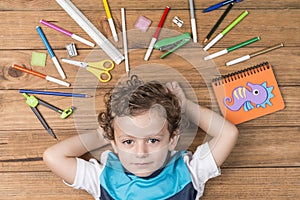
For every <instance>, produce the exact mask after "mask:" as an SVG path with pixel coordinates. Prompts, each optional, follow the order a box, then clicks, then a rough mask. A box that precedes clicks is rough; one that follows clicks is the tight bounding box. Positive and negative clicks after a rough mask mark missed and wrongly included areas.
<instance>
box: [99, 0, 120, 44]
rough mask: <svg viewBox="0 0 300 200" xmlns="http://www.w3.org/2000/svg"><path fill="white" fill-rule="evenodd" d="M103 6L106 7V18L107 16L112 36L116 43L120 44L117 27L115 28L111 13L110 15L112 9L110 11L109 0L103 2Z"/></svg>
mask: <svg viewBox="0 0 300 200" xmlns="http://www.w3.org/2000/svg"><path fill="white" fill-rule="evenodd" d="M103 5H104V9H105V12H106V16H107V20H108V24H109V27H110V30H111V33H112V36H113V38H114V40H115V42H118V41H119V39H118V35H117V31H116V27H115V24H114V21H113V19H112V17H111V13H110V9H109V6H108V3H107V0H103Z"/></svg>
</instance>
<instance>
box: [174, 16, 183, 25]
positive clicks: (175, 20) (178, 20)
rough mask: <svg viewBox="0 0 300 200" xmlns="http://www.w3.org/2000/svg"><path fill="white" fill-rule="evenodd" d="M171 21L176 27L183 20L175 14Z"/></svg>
mask: <svg viewBox="0 0 300 200" xmlns="http://www.w3.org/2000/svg"><path fill="white" fill-rule="evenodd" d="M173 22H174V24H176V25H177V26H178V27H182V25H183V21H182V20H181V19H179V18H178V17H177V16H175V17H174V18H173Z"/></svg>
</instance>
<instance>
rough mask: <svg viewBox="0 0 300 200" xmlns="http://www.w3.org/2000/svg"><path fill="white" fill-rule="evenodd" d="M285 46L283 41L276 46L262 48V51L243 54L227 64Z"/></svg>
mask: <svg viewBox="0 0 300 200" xmlns="http://www.w3.org/2000/svg"><path fill="white" fill-rule="evenodd" d="M283 46H284V45H283V43H279V44H276V45H274V46H271V47H267V48H265V49H262V50H260V51H256V52H254V53H251V54H249V55H246V56H242V57H240V58H237V59H234V60H231V61H229V62H227V63H226V66H230V65H234V64H237V63H240V62H243V61H246V60H249V59H250V58H253V57H255V56H258V55H261V54H264V53H267V52H269V51H273V50H275V49H278V48H280V47H283Z"/></svg>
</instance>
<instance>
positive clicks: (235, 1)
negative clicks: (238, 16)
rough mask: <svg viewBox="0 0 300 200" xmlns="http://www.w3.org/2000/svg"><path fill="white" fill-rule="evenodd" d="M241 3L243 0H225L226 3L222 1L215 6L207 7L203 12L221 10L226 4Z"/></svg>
mask: <svg viewBox="0 0 300 200" xmlns="http://www.w3.org/2000/svg"><path fill="white" fill-rule="evenodd" d="M241 1H243V0H227V1H222V2H220V3H217V4H215V5H212V6H210V7H208V8H206V9H204V10H203V12H204V13H205V12H210V11H213V10H216V9H218V8H221V7H222V6H225V5H227V4H230V3H239V2H241Z"/></svg>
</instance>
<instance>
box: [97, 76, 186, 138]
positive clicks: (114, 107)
mask: <svg viewBox="0 0 300 200" xmlns="http://www.w3.org/2000/svg"><path fill="white" fill-rule="evenodd" d="M104 101H105V105H106V110H105V111H102V112H100V113H99V115H98V122H99V124H100V127H101V128H102V129H103V130H104V136H105V137H106V138H107V139H109V140H114V127H113V121H114V118H115V117H117V116H119V117H121V116H137V115H140V114H142V113H144V112H145V111H148V110H149V109H150V108H151V107H152V106H154V105H160V106H162V107H163V108H164V109H165V111H166V119H167V121H168V130H169V132H170V137H173V136H174V134H175V132H176V131H177V130H179V127H180V122H181V107H180V104H179V101H178V99H177V97H176V96H175V95H174V94H172V93H171V92H170V91H169V90H167V89H166V87H164V86H163V85H162V84H161V83H159V82H157V81H150V82H147V83H144V82H143V81H141V80H139V79H138V77H137V76H135V75H134V76H132V77H131V79H130V80H128V81H127V82H126V84H125V85H124V84H123V83H119V84H118V85H117V86H116V87H115V88H114V89H112V90H110V91H109V92H108V93H107V94H106V95H105V97H104Z"/></svg>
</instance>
